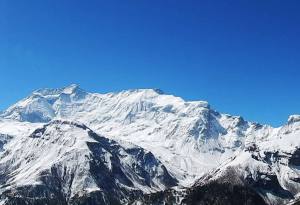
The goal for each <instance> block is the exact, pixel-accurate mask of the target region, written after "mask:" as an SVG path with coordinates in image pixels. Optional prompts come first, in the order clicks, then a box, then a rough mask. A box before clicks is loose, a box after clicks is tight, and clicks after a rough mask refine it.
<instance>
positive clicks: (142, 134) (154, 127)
mask: <svg viewBox="0 0 300 205" xmlns="http://www.w3.org/2000/svg"><path fill="white" fill-rule="evenodd" d="M2 117H3V118H5V119H12V120H17V121H22V122H32V123H45V122H49V121H51V120H53V119H66V120H71V121H72V120H76V121H80V122H82V123H84V124H86V125H87V126H89V127H90V128H91V129H93V130H94V131H95V132H97V133H99V134H101V135H103V136H106V137H109V138H111V139H119V140H123V141H129V142H131V143H134V144H137V145H139V146H141V147H143V148H145V149H147V150H149V151H151V152H152V153H153V154H154V155H155V156H157V157H158V158H159V159H160V160H161V161H162V162H163V163H164V164H165V165H166V167H167V168H168V169H169V170H170V172H172V174H173V175H174V176H175V177H176V178H177V179H178V180H179V181H180V183H181V184H183V185H186V184H189V183H191V182H193V181H194V179H195V178H197V177H199V176H201V175H202V174H203V173H205V172H207V171H208V170H210V169H212V168H214V167H216V166H218V165H219V164H221V163H222V162H223V161H224V160H226V159H228V158H229V157H231V156H232V155H233V154H234V153H235V152H236V151H238V150H240V148H241V147H243V144H244V140H245V136H246V135H247V134H248V133H251V132H252V131H253V129H255V128H256V127H257V126H258V125H257V124H255V123H250V122H247V121H245V120H243V118H241V117H236V116H230V115H225V114H221V113H218V112H216V111H214V110H212V109H211V108H210V106H209V105H208V103H207V102H203V101H192V102H186V101H184V100H183V99H181V98H179V97H174V96H172V95H166V94H163V92H162V91H160V90H153V89H139V90H129V91H123V92H120V93H108V94H98V93H87V92H85V91H83V90H82V89H80V88H79V87H78V86H76V85H71V86H69V87H66V88H62V89H41V90H37V91H35V92H33V93H32V95H30V96H29V97H27V98H25V99H24V100H21V101H20V102H18V103H17V104H15V105H13V106H11V107H10V108H9V109H7V110H6V111H5V112H4V113H3V114H2Z"/></svg>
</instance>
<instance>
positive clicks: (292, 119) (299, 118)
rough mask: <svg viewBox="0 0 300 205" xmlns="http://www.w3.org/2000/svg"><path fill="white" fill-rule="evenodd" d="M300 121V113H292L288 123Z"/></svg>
mask: <svg viewBox="0 0 300 205" xmlns="http://www.w3.org/2000/svg"><path fill="white" fill-rule="evenodd" d="M294 122H300V115H290V116H289V118H288V123H289V124H291V123H294Z"/></svg>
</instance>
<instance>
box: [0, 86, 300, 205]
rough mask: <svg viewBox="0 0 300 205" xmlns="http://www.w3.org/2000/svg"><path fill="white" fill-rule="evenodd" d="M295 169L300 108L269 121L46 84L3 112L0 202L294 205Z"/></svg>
mask: <svg viewBox="0 0 300 205" xmlns="http://www.w3.org/2000/svg"><path fill="white" fill-rule="evenodd" d="M103 136H104V137H103ZM299 167H300V117H299V115H292V116H290V117H289V119H288V122H287V124H286V125H283V126H282V127H279V128H273V127H271V126H268V125H260V124H257V123H252V122H248V121H246V120H244V119H243V118H242V117H239V116H231V115H228V114H222V113H219V112H217V111H215V110H213V109H212V108H211V106H210V105H209V104H208V103H207V102H204V101H184V100H183V99H181V98H179V97H175V96H172V95H167V94H164V93H163V92H162V91H160V90H157V89H137V90H128V91H122V92H119V93H107V94H98V93H88V92H86V91H84V90H82V89H81V88H79V87H78V86H77V85H71V86H68V87H65V88H59V89H40V90H37V91H34V92H33V93H32V94H31V95H29V96H28V97H27V98H25V99H23V100H21V101H19V102H17V103H16V104H15V105H12V106H11V107H10V108H8V109H7V110H5V111H4V112H2V113H1V115H0V194H1V199H0V204H1V203H3V204H164V203H165V204H248V205H249V204H253V205H254V204H273V205H279V204H287V203H290V204H293V203H297V201H298V199H299V196H300V170H299Z"/></svg>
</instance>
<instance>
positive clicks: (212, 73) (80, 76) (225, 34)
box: [0, 0, 300, 126]
mask: <svg viewBox="0 0 300 205" xmlns="http://www.w3.org/2000/svg"><path fill="white" fill-rule="evenodd" d="M299 10H300V1H299V0H289V1H284V0H281V1H279V0H264V1H262V0H236V1H232V0H219V1H216V0H212V1H196V0H195V1H189V0H188V1H179V0H151V1H149V0H129V1H124V0H119V1H115V0H109V1H101V0H97V1H96V0H89V1H83V0H80V1H79V0H68V1H66V0H43V1H40V0H28V1H24V0H19V1H18V0H15V1H11V0H1V1H0V76H1V78H0V110H1V109H2V110H3V109H5V108H6V107H7V106H9V105H11V104H12V103H14V102H16V101H17V100H19V99H21V98H23V97H25V96H26V95H28V94H29V93H30V92H31V91H32V90H35V89H37V88H42V87H61V86H65V85H68V84H71V83H77V84H79V85H81V87H82V88H83V89H85V90H88V91H93V92H95V91H97V92H102V93H105V92H108V91H119V90H123V89H128V88H161V89H162V90H164V91H165V92H166V93H171V94H174V95H177V96H181V97H183V98H184V99H187V100H196V99H198V100H207V101H209V103H210V104H211V105H212V106H213V107H214V108H215V109H216V110H219V111H221V112H226V113H231V114H236V115H242V116H244V117H245V118H246V119H248V120H252V121H258V122H261V123H270V124H272V125H275V126H277V125H280V124H282V123H284V122H285V121H286V120H287V117H288V115H290V114H292V113H300V92H299V90H300V37H299V36H300V15H299Z"/></svg>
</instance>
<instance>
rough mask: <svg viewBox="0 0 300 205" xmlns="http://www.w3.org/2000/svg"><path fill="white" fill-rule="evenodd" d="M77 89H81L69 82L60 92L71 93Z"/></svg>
mask: <svg viewBox="0 0 300 205" xmlns="http://www.w3.org/2000/svg"><path fill="white" fill-rule="evenodd" d="M77 90H82V89H81V88H80V87H79V85H77V84H71V85H69V86H66V87H64V88H63V90H62V92H63V93H65V94H72V93H74V92H76V91H77Z"/></svg>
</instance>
